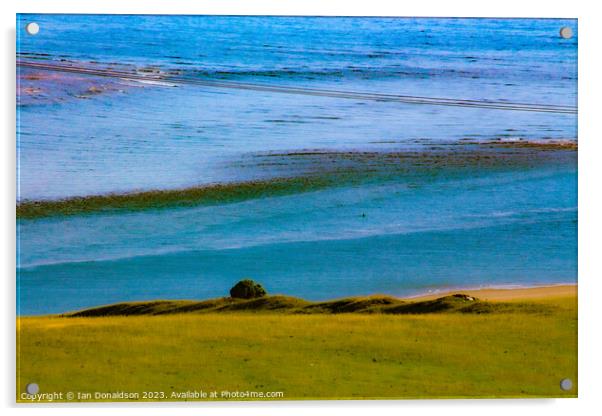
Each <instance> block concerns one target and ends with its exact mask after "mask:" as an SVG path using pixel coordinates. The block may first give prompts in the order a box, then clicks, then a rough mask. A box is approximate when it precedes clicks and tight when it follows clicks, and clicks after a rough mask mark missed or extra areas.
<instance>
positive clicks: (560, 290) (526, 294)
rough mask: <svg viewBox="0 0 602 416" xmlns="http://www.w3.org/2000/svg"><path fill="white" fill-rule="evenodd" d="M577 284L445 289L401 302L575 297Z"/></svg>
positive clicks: (408, 297)
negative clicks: (463, 297)
mask: <svg viewBox="0 0 602 416" xmlns="http://www.w3.org/2000/svg"><path fill="white" fill-rule="evenodd" d="M577 292H578V283H558V284H546V285H536V286H516V287H509V286H506V287H504V286H497V287H496V286H490V287H476V288H475V287H473V288H454V289H445V290H442V291H440V292H426V293H420V294H417V295H414V296H405V297H403V298H400V299H403V300H409V301H421V300H430V299H437V298H440V297H442V296H449V295H452V294H454V293H463V294H466V295H470V296H474V297H477V298H479V299H482V300H487V301H512V300H524V299H542V298H555V297H564V296H575V297H576V296H577Z"/></svg>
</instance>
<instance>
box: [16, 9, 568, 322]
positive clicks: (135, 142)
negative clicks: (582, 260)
mask: <svg viewBox="0 0 602 416" xmlns="http://www.w3.org/2000/svg"><path fill="white" fill-rule="evenodd" d="M28 21H36V22H38V23H40V26H41V32H40V35H38V36H36V37H30V36H21V35H20V36H19V39H18V58H19V59H24V60H30V61H36V62H70V63H76V64H85V65H95V66H107V65H121V66H127V67H128V68H136V69H137V70H140V69H145V68H149V67H152V68H159V70H161V71H178V72H179V73H183V74H185V75H186V76H188V77H198V78H199V79H226V80H234V81H245V82H256V83H262V84H278V85H291V86H305V87H312V88H333V87H336V88H338V89H345V90H350V91H370V92H382V93H395V94H397V93H399V94H408V95H409V94H415V95H421V96H432V97H451V98H465V99H468V98H470V99H490V100H503V99H507V100H510V101H515V102H528V103H545V104H556V105H575V104H576V77H577V74H576V53H577V43H576V42H577V40H576V38H574V39H571V40H562V39H560V38H559V36H558V29H559V27H561V26H566V25H568V26H571V27H572V28H573V31H574V32H576V31H577V27H576V21H571V20H568V21H558V20H490V19H486V20H471V19H361V18H347V19H325V18H279V19H277V18H266V17H240V18H226V17H190V16H184V17H175V16H170V17H167V16H163V17H149V16H145V17H140V16H121V17H115V16H111V17H108V16H82V15H80V16H62V15H22V16H20V18H19V25H20V26H22V25H23V24H24V23H25V22H28ZM92 61H93V62H92ZM19 77H20V89H19V92H20V94H19V95H20V101H19V103H20V105H19V107H18V142H17V144H18V177H19V183H18V199H20V200H45V199H57V198H64V197H71V196H86V195H94V194H102V193H109V192H131V191H136V190H148V189H170V188H178V187H187V186H199V185H203V184H210V183H216V182H244V181H246V180H250V179H256V178H270V177H281V176H303V175H308V174H309V175H315V174H320V175H325V176H329V175H333V174H334V173H340V171H341V170H342V171H345V172H347V171H352V172H353V174H354V175H355V176H356V177H358V178H369V180H359V181H354V182H350V183H341V184H340V185H339V186H330V187H327V188H325V189H319V190H313V191H311V192H302V193H294V194H290V195H281V196H272V197H263V198H255V199H254V198H249V199H247V200H243V201H239V202H236V203H228V204H224V203H215V204H211V205H206V206H198V207H192V208H171V209H163V210H140V211H136V212H122V213H96V214H91V215H82V216H71V217H48V218H39V219H35V220H18V252H17V255H18V259H17V266H18V269H17V272H18V279H19V280H18V292H19V293H18V308H19V313H21V314H27V315H29V314H43V313H55V312H63V311H66V310H72V309H77V308H83V307H87V306H93V305H98V304H104V303H111V302H118V301H125V300H143V299H155V298H170V299H181V298H187V299H189V298H207V297H214V296H223V295H226V294H227V291H228V289H229V288H230V287H231V286H232V285H233V284H234V283H235V282H236V281H237V280H239V279H240V278H243V277H251V278H253V279H256V280H258V281H260V282H262V283H263V284H264V286H265V287H267V289H268V290H269V291H270V292H272V293H284V294H288V295H293V296H300V297H304V298H307V299H328V298H334V297H341V296H347V295H364V294H370V293H387V294H392V295H400V296H402V295H404V296H405V295H413V294H417V293H422V292H425V291H430V290H443V289H446V288H459V287H480V286H513V285H534V284H551V283H567V282H575V281H576V277H577V273H576V268H577V233H576V221H577V189H576V175H577V165H576V152H573V151H566V150H554V151H546V150H538V149H530V148H528V149H522V150H516V149H507V148H499V149H494V150H488V148H487V147H486V146H478V145H474V146H473V145H471V146H466V145H464V144H463V143H467V142H468V141H467V140H466V139H470V140H469V141H470V142H474V141H477V142H478V141H480V142H488V141H490V140H497V139H504V140H510V141H512V140H518V139H530V140H543V141H545V140H552V139H576V116H575V115H570V114H551V113H532V112H517V111H495V110H489V109H467V108H458V107H437V106H427V105H410V104H400V103H387V102H364V101H359V100H342V99H336V98H326V97H307V96H298V95H286V94H276V93H266V92H256V91H255V92H253V91H243V90H223V89H218V88H208V87H199V86H194V85H178V86H164V85H151V84H142V83H136V82H134V81H131V80H120V79H107V78H97V77H87V76H74V75H65V74H61V73H58V72H52V71H46V72H44V71H36V70H31V69H29V70H25V69H20V70H19ZM91 87H94V88H95V89H94V90H93V91H92V92H90V91H91V90H90V88H91ZM28 88H33V89H28ZM457 149H463V150H461V151H458V150H457ZM366 155H368V156H369V162H367V161H366V160H367V159H368V156H366ZM392 155H393V156H392ZM424 155H435V156H437V157H439V158H440V159H438V160H439V162H436V160H435V159H436V158H435V159H433V158H431V157H425V158H424V160H423V159H421V158H423V157H424ZM408 158H415V159H416V160H417V162H416V163H415V164H412V165H409V166H405V165H404V163H405V162H404V161H405V160H406V159H408ZM365 159H366V160H365ZM383 166H385V168H383ZM391 166H393V167H394V168H391Z"/></svg>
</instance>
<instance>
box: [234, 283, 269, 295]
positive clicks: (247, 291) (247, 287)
mask: <svg viewBox="0 0 602 416" xmlns="http://www.w3.org/2000/svg"><path fill="white" fill-rule="evenodd" d="M266 294H267V292H266V291H265V289H264V288H263V287H262V286H261V285H260V284H259V283H255V282H254V281H253V280H251V279H245V280H241V281H240V282H238V283H237V284H235V285H234V286H233V287H232V289H230V296H231V297H233V298H239V299H254V298H260V297H262V296H265V295H266Z"/></svg>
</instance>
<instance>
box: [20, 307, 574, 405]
mask: <svg viewBox="0 0 602 416" xmlns="http://www.w3.org/2000/svg"><path fill="white" fill-rule="evenodd" d="M373 298H374V297H371V298H360V299H364V300H365V299H373ZM276 300H278V299H276ZM278 301H282V299H280V300H278ZM297 301H298V302H297V304H296V305H295V306H294V308H296V310H295V311H293V310H292V309H289V310H288V312H291V313H280V312H282V310H281V311H280V312H278V310H277V309H272V310H271V311H269V310H266V309H263V310H262V308H256V307H255V308H250V307H247V308H246V309H245V308H242V309H239V310H235V309H229V310H221V311H218V310H216V309H215V307H219V306H215V305H214V307H212V308H205V309H206V310H205V312H203V313H199V310H198V309H197V310H196V311H194V310H192V311H191V310H189V311H186V312H188V313H181V312H182V311H179V312H175V311H173V310H172V311H171V312H166V311H167V310H169V308H170V307H172V306H173V305H171V306H170V305H166V304H161V303H159V304H156V303H155V306H154V307H151V306H150V305H151V303H146V304H145V305H146V308H147V310H146V311H145V312H144V313H137V314H133V313H128V315H129V316H124V315H123V311H121V312H120V313H115V314H114V315H115V316H100V317H82V316H80V317H67V316H52V317H24V318H20V319H19V320H18V340H19V347H18V352H19V362H18V389H19V392H23V391H24V389H25V386H26V384H27V383H29V382H32V381H35V382H36V383H38V384H39V385H40V392H53V391H56V392H64V393H65V392H76V393H77V392H91V393H92V392H96V391H98V392H116V391H125V392H139V393H140V394H141V395H142V394H143V393H142V392H144V391H153V392H162V394H163V395H164V398H163V399H164V400H181V399H179V398H178V397H174V396H172V393H173V392H185V391H189V390H203V391H205V392H211V391H214V390H215V391H217V392H218V397H217V399H221V400H223V399H225V398H224V397H221V396H220V395H221V392H222V391H225V390H227V391H257V392H268V391H276V392H283V397H282V399H285V400H286V399H288V400H292V399H314V398H326V399H330V398H356V399H359V398H415V397H549V396H553V397H575V396H576V394H577V393H576V392H577V383H576V382H577V339H576V331H577V310H576V297H575V296H573V295H570V296H567V295H562V296H556V297H548V298H543V299H530V300H523V299H521V300H518V301H507V302H479V301H474V302H468V303H469V304H472V305H481V308H480V309H481V310H480V311H477V309H479V308H475V309H474V310H470V311H465V310H464V311H463V310H462V308H463V307H457V308H452V309H446V310H439V311H428V310H425V309H421V310H415V311H414V312H412V313H403V314H398V313H358V311H350V312H349V313H333V311H332V310H330V311H328V310H327V308H318V309H321V313H304V312H300V311H299V310H300V309H303V308H306V307H307V306H310V305H316V304H311V303H309V302H305V303H303V301H300V300H297ZM214 302H217V303H219V302H220V301H219V300H214ZM291 302H292V301H291ZM337 302H340V301H337ZM237 303H238V304H239V305H242V304H244V302H237ZM268 303H274V302H268ZM276 303H277V302H276ZM332 303H333V302H331V304H332ZM360 303H361V302H360ZM420 303H421V302H414V303H410V302H403V301H400V303H398V304H395V305H390V306H388V307H391V308H396V307H397V308H399V307H400V306H402V305H408V304H420ZM190 304H191V303H188V306H190ZM192 304H194V302H193V303H192ZM197 304H198V302H197ZM231 304H234V303H231ZM422 304H423V305H425V304H424V303H422ZM123 305H130V306H132V305H133V306H136V305H138V307H139V306H140V305H143V304H142V303H138V304H122V306H123ZM483 305H489V306H488V307H483ZM113 306H115V305H113ZM181 306H183V305H179V307H181ZM184 306H186V305H184ZM197 306H198V305H197ZM222 306H224V305H222ZM247 306H249V305H247ZM148 308H150V309H148ZM153 308H154V309H153ZM473 308H474V306H473ZM93 310H94V309H93ZM160 311H162V312H164V313H158V314H153V313H156V312H160ZM97 312H98V310H97ZM105 312H107V311H105ZM113 312H115V310H113ZM130 312H131V311H130ZM172 312H174V313H172ZM314 312H315V311H314ZM364 312H375V311H374V310H372V311H370V310H364ZM376 312H382V311H376ZM80 315H81V314H80ZM100 315H102V314H100ZM105 315H108V314H107V313H105ZM566 377H568V378H571V379H572V380H573V382H574V388H573V389H572V390H571V391H568V392H565V391H563V390H561V389H560V388H559V382H560V380H561V379H563V378H566ZM17 400H19V401H27V400H24V399H22V398H21V397H18V398H17ZM76 400H77V399H76ZM140 400H144V399H143V398H140ZM205 400H207V399H205ZM239 400H240V399H239Z"/></svg>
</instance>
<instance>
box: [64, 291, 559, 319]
mask: <svg viewBox="0 0 602 416" xmlns="http://www.w3.org/2000/svg"><path fill="white" fill-rule="evenodd" d="M552 310H553V308H552V307H551V306H550V305H545V304H542V303H532V302H520V303H517V302H487V301H483V300H479V299H476V298H473V297H471V296H467V295H463V294H455V295H449V296H444V297H441V298H438V299H434V300H421V301H407V300H402V299H397V298H394V297H390V296H378V295H376V296H364V297H350V298H343V299H337V300H331V301H325V302H310V301H306V300H303V299H299V298H295V297H290V296H281V295H277V296H264V297H260V298H256V299H239V298H231V297H224V298H217V299H210V300H204V301H190V300H179V301H170V300H159V301H150V302H124V303H117V304H113V305H107V306H100V307H96V308H90V309H84V310H81V311H77V312H71V313H66V314H64V315H63V316H66V317H98V316H131V315H167V314H179V313H225V312H256V313H259V312H277V313H291V314H341V313H382V314H398V315H408V314H427V313H471V314H481V313H494V312H499V313H513V312H527V313H550V312H552Z"/></svg>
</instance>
